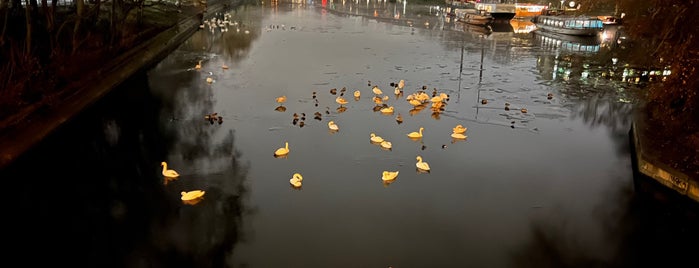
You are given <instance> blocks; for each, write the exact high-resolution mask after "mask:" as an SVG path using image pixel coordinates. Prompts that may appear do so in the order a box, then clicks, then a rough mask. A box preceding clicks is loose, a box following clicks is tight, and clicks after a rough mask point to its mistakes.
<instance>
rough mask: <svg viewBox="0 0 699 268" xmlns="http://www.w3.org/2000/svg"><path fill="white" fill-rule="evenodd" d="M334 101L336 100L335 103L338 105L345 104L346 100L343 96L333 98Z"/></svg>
mask: <svg viewBox="0 0 699 268" xmlns="http://www.w3.org/2000/svg"><path fill="white" fill-rule="evenodd" d="M335 102H337V104H340V106H342V105H345V104H347V100H346V99H345V98H343V97H337V98H335Z"/></svg>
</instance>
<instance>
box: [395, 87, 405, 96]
mask: <svg viewBox="0 0 699 268" xmlns="http://www.w3.org/2000/svg"><path fill="white" fill-rule="evenodd" d="M401 93H403V91H401V90H400V88H399V87H396V88H394V89H393V94H395V95H400V94H401Z"/></svg>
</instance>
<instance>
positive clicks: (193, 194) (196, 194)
mask: <svg viewBox="0 0 699 268" xmlns="http://www.w3.org/2000/svg"><path fill="white" fill-rule="evenodd" d="M204 193H206V192H205V191H202V190H194V191H189V192H184V191H183V192H181V193H180V194H181V195H182V197H180V199H182V200H183V201H190V200H194V199H197V198H201V197H202V196H204Z"/></svg>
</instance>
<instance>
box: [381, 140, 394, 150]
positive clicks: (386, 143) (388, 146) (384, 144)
mask: <svg viewBox="0 0 699 268" xmlns="http://www.w3.org/2000/svg"><path fill="white" fill-rule="evenodd" d="M381 147H383V148H386V149H391V148H392V147H393V144H392V143H391V142H390V141H387V140H384V141H382V142H381Z"/></svg>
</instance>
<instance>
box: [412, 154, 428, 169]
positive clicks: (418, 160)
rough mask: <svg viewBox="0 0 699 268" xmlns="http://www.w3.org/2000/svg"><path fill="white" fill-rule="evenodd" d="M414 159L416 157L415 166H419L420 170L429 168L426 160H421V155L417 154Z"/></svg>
mask: <svg viewBox="0 0 699 268" xmlns="http://www.w3.org/2000/svg"><path fill="white" fill-rule="evenodd" d="M415 159H417V163H415V166H416V167H417V168H419V169H420V170H425V171H429V170H430V165H429V164H427V162H422V157H421V156H419V155H418V156H417V157H416V158H415Z"/></svg>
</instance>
